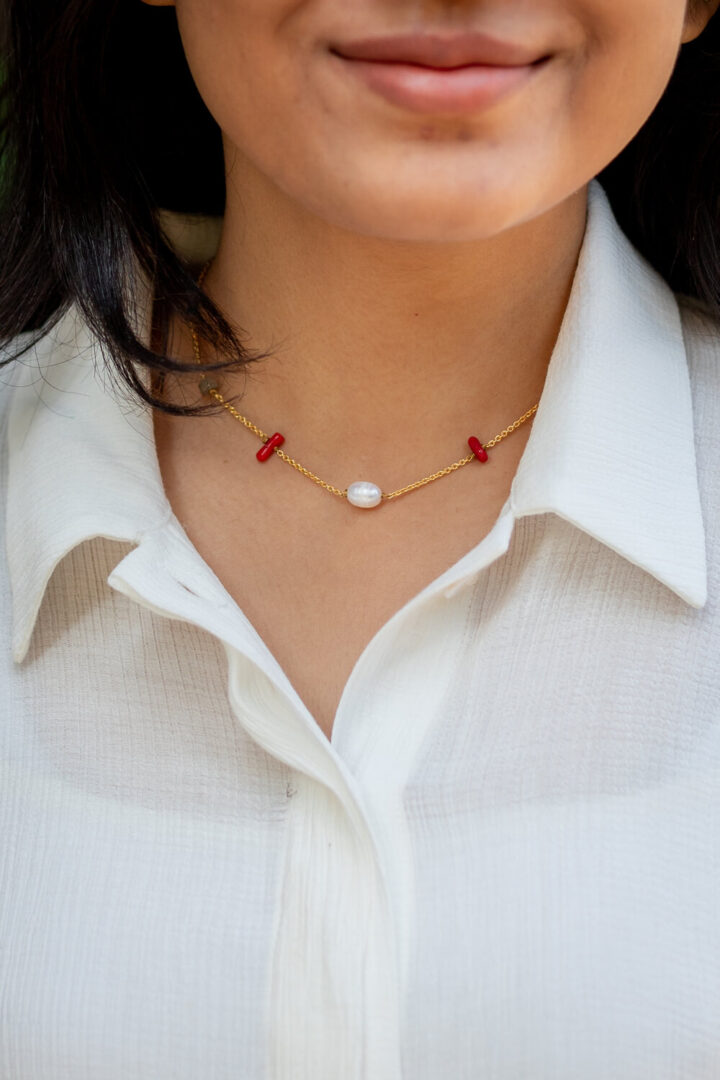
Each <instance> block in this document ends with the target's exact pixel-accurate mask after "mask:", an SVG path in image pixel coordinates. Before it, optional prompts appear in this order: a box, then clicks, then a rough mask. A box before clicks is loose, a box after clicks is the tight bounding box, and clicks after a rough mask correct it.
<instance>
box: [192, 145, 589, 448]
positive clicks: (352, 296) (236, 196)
mask: <svg viewBox="0 0 720 1080" xmlns="http://www.w3.org/2000/svg"><path fill="white" fill-rule="evenodd" d="M237 164H238V163H237V162H236V166H237ZM238 172H239V173H240V175H239V176H238ZM586 199H587V192H586V189H582V190H581V191H579V192H577V193H576V194H575V195H573V196H572V197H571V198H570V199H568V200H566V201H565V202H563V203H561V204H560V205H558V206H557V207H554V208H553V209H552V210H550V211H549V212H547V213H545V214H543V215H541V216H540V217H539V218H535V219H533V220H531V221H529V222H527V223H524V224H522V225H520V226H516V227H514V228H512V229H508V230H505V231H504V232H502V233H500V234H499V235H497V236H493V237H491V238H489V239H483V240H480V241H471V242H465V243H462V244H421V243H417V242H412V243H410V242H396V241H388V240H385V239H381V238H376V237H371V236H360V235H358V234H355V233H351V232H346V231H344V230H342V229H340V228H338V227H335V226H333V225H330V224H328V223H327V222H325V221H323V220H321V219H319V218H318V217H316V216H314V215H312V214H310V213H308V212H305V211H304V210H303V209H302V208H301V207H299V206H298V205H297V204H294V203H292V202H291V201H290V200H288V199H287V198H286V197H285V196H284V195H283V194H282V193H281V192H279V191H278V190H277V189H275V188H271V187H269V185H268V184H267V182H266V181H264V179H263V178H262V177H261V176H260V175H259V174H257V173H256V172H255V171H254V170H253V169H252V168H251V167H249V166H246V167H244V168H241V167H236V169H235V172H234V174H233V178H232V184H230V183H229V184H228V202H227V208H226V214H225V219H224V223H223V231H222V236H221V241H220V246H219V249H218V253H217V256H216V258H215V260H214V262H213V264H212V266H211V268H210V270H209V272H208V274H207V277H206V279H205V287H206V288H207V291H208V292H209V294H210V295H211V296H212V297H213V299H214V300H216V302H218V303H219V304H220V306H221V307H222V308H223V309H224V310H225V311H226V313H227V314H228V315H229V316H230V318H231V319H232V320H233V322H234V323H235V324H236V325H237V326H238V327H239V328H241V330H242V332H243V335H244V340H245V342H246V344H247V345H248V346H249V348H250V349H251V350H257V351H261V352H264V353H269V354H270V355H269V357H268V359H267V360H264V361H261V362H260V363H259V364H254V365H251V368H250V371H251V373H252V374H251V377H250V378H249V379H247V380H245V379H244V378H243V377H242V376H233V377H231V379H230V381H229V382H226V385H227V386H228V388H229V391H230V393H232V392H236V393H240V394H241V395H242V396H241V398H240V401H239V403H238V407H239V408H240V410H241V411H242V412H243V413H245V415H247V416H249V417H250V418H251V419H252V420H253V421H254V422H255V423H257V424H258V426H260V427H262V428H264V429H265V430H269V431H275V430H280V431H282V432H283V433H284V434H285V435H286V437H287V436H289V435H290V434H292V437H293V447H294V450H295V452H296V453H297V456H298V457H300V459H301V460H302V457H301V454H302V452H303V451H304V452H305V453H306V456H311V457H312V458H313V460H314V461H315V463H316V464H317V465H318V466H322V465H323V464H324V462H325V461H327V462H336V463H337V462H338V461H341V462H350V461H352V462H354V463H356V464H357V466H361V465H362V464H367V465H376V464H377V462H378V459H379V458H382V457H384V456H387V451H386V450H385V451H384V450H383V448H384V447H386V446H387V443H388V440H389V439H390V440H392V442H393V452H392V453H393V458H394V459H395V460H398V456H399V458H400V460H405V461H407V462H408V463H410V462H416V463H417V464H420V466H421V467H422V464H423V462H424V463H425V464H427V465H428V467H437V462H438V461H442V460H444V458H446V457H448V452H449V453H450V455H451V456H452V453H453V448H454V447H455V446H457V445H458V438H459V439H460V444H459V446H460V449H461V450H462V448H463V447H464V451H463V452H467V447H466V445H465V440H466V439H467V437H468V436H469V435H472V434H475V435H478V436H479V437H480V439H481V441H487V439H489V438H491V437H492V436H493V435H495V434H496V433H497V432H498V431H500V430H501V429H502V428H504V427H506V426H507V425H508V424H510V423H512V422H513V421H514V420H515V419H517V418H518V417H519V416H520V415H522V414H523V413H524V412H526V411H527V410H528V409H529V408H530V407H531V406H532V405H534V404H536V402H537V401H538V400H539V397H540V394H541V391H542V387H543V384H544V380H545V375H546V372H547V366H548V363H549V360H550V356H551V354H552V349H553V346H554V343H555V340H556V337H557V334H558V331H559V328H560V323H561V321H562V317H563V313H564V311H565V307H566V304H567V300H568V296H569V292H570V287H571V285H572V279H573V275H574V271H575V266H576V263H577V257H578V253H579V249H580V245H581V242H582V237H583V233H584V226H585V213H586ZM233 379H236V380H237V382H235V384H234V385H233ZM226 396H228V395H227V393H226ZM396 444H397V445H396ZM308 450H309V451H310V454H309V455H308Z"/></svg>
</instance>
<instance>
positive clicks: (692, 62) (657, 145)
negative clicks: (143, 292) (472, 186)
mask: <svg viewBox="0 0 720 1080" xmlns="http://www.w3.org/2000/svg"><path fill="white" fill-rule="evenodd" d="M1 2H2V3H3V11H2V16H1V17H2V25H1V27H0V33H1V35H2V36H1V38H0V44H1V46H2V56H1V58H0V64H1V65H2V66H1V68H0V70H1V72H2V80H3V81H2V93H1V97H0V341H2V342H4V347H5V350H6V357H8V356H11V355H14V354H13V349H12V348H11V347H10V345H11V343H12V342H13V340H14V339H15V338H16V337H17V336H18V335H20V334H23V335H25V336H24V337H23V338H22V339H20V340H21V343H22V346H23V349H24V348H27V347H28V344H29V343H30V344H31V343H32V341H34V340H35V338H36V337H39V336H40V335H41V334H43V333H45V332H47V331H48V330H49V329H50V328H51V327H52V326H53V325H54V323H55V322H56V321H57V320H58V319H59V318H60V317H61V316H62V315H63V314H64V313H65V311H66V310H67V309H68V307H69V306H70V305H71V304H73V303H77V305H78V306H79V308H80V311H81V312H82V315H83V316H84V318H85V320H86V321H87V323H88V324H89V326H90V328H91V329H92V331H93V332H94V334H95V335H96V336H97V338H98V339H99V341H100V342H101V343H102V346H103V349H104V351H105V353H106V355H107V357H108V358H109V360H110V362H111V367H112V369H113V371H114V372H115V374H116V375H119V376H121V377H122V378H123V379H124V381H125V383H126V384H129V386H130V387H131V388H132V389H133V390H134V391H135V393H136V394H138V395H139V396H140V397H141V398H142V399H144V400H145V401H147V402H149V403H150V404H153V405H155V406H157V407H160V408H170V411H193V410H184V409H181V408H178V409H175V408H171V407H169V406H167V405H166V404H165V403H164V402H163V401H162V400H159V399H158V398H157V397H156V396H155V395H154V394H153V392H152V391H151V390H149V389H148V388H147V386H148V384H149V380H147V379H143V378H142V375H141V372H142V371H143V370H144V371H147V370H148V369H150V370H151V371H155V372H167V371H173V370H179V369H183V367H184V365H182V364H181V363H180V362H178V361H175V360H173V359H171V358H170V357H168V356H167V355H166V352H167V344H168V342H167V331H166V333H165V337H164V339H163V341H162V343H161V345H160V347H159V348H157V351H153V349H150V348H148V347H146V345H144V344H143V342H142V341H140V340H139V338H138V336H137V334H136V333H135V330H134V312H133V303H134V296H133V281H132V278H131V275H132V271H133V268H134V265H135V264H136V262H137V265H139V267H140V268H141V269H142V270H143V271H144V272H145V273H146V274H147V275H148V277H149V279H150V281H151V282H152V283H153V286H154V291H155V297H156V304H157V306H158V309H159V310H160V313H161V322H162V323H163V325H165V327H167V325H169V320H170V317H171V316H173V315H174V316H175V317H177V318H179V319H180V320H182V321H184V322H186V323H187V324H189V325H190V326H193V327H194V328H195V329H196V330H197V332H198V333H199V334H200V335H201V337H203V338H204V339H205V340H207V341H208V342H210V343H211V344H212V345H213V346H214V347H215V349H216V350H217V352H218V354H219V355H224V356H225V357H226V360H225V361H223V363H226V364H229V365H233V366H245V365H247V364H248V363H251V362H252V361H253V357H252V356H250V355H249V354H248V353H246V351H245V350H244V348H243V346H242V344H241V343H240V340H239V335H238V334H237V333H235V332H234V330H233V327H232V326H231V325H230V324H229V322H228V321H227V320H226V318H225V317H224V316H223V314H222V312H221V311H220V310H219V309H218V308H217V307H216V306H215V305H214V304H213V303H212V301H211V300H210V299H209V298H208V297H207V296H205V294H204V293H203V292H202V290H201V289H200V288H199V287H198V286H197V284H196V271H197V268H196V267H195V268H193V267H191V266H189V265H187V263H186V262H185V261H183V259H182V258H181V257H180V256H179V255H178V254H176V252H175V251H174V249H173V247H172V244H171V242H170V240H169V238H168V237H167V235H166V234H165V232H164V230H163V227H162V215H161V214H159V210H160V209H166V210H175V211H181V212H184V213H194V214H209V215H221V214H222V212H223V207H224V201H225V190H224V167H223V152H222V142H221V138H220V132H219V129H218V127H217V124H216V123H215V121H214V120H213V118H212V117H211V116H210V114H209V112H208V111H207V109H206V107H205V105H204V103H203V102H202V100H201V98H200V96H199V94H198V92H197V90H196V88H195V85H194V83H193V80H192V77H191V75H190V72H189V70H188V67H187V63H186V61H185V56H184V52H183V49H182V44H181V41H180V36H179V33H178V28H177V21H176V18H175V10H174V8H172V7H150V6H147V5H145V4H143V3H141V0H1ZM695 2H697V0H695ZM600 181H601V182H602V183H603V185H604V186H605V189H606V191H607V192H608V195H609V197H610V200H611V202H612V205H613V209H614V211H615V214H616V216H617V218H618V221H619V222H620V224H621V226H622V227H623V229H624V230H625V232H626V233H627V235H628V236H629V237H630V239H631V240H632V241H633V242H634V243H635V245H636V246H637V247H638V248H639V250H640V251H642V252H643V254H644V255H645V256H646V257H647V258H648V259H649V261H650V262H651V263H652V264H653V265H654V266H655V267H656V269H657V270H658V271H659V272H660V273H661V274H662V275H663V276H664V277H665V279H666V280H667V281H668V282H669V284H670V285H671V286H672V287H673V288H674V289H675V290H676V291H678V292H682V293H685V294H688V295H691V296H695V297H697V298H699V299H700V300H702V301H703V302H704V303H705V304H706V305H709V306H710V308H711V309H713V310H714V311H715V312H717V313H718V314H720V248H719V247H718V236H719V235H720V19H718V18H714V19H713V20H711V22H710V24H709V26H708V28H707V29H706V30H705V32H704V33H703V34H702V35H701V37H700V38H699V39H698V40H697V41H695V42H692V43H689V44H687V45H685V46H683V48H682V49H681V51H680V55H679V57H678V61H677V65H676V68H675V71H674V74H673V77H672V79H671V81H670V84H669V86H668V88H667V90H666V92H665V94H664V96H663V98H662V100H661V101H660V103H659V105H658V106H657V108H656V109H655V111H654V112H653V114H652V116H651V117H650V119H649V120H648V122H647V123H646V124H645V126H644V127H643V128H642V130H641V131H640V132H639V133H638V135H637V136H636V137H635V138H634V139H633V140H632V142H631V143H630V144H629V145H628V146H627V147H626V148H625V149H624V150H623V151H622V153H621V154H620V155H619V156H618V157H617V158H616V159H615V161H613V162H612V163H611V164H610V165H609V166H608V168H607V169H606V170H605V171H604V172H603V173H602V174H601V176H600ZM33 332H35V333H33ZM15 352H16V353H17V352H19V350H15ZM6 362H7V361H6Z"/></svg>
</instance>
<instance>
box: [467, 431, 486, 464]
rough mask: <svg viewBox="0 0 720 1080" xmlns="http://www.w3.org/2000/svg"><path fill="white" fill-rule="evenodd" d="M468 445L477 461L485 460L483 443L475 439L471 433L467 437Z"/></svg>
mask: <svg viewBox="0 0 720 1080" xmlns="http://www.w3.org/2000/svg"><path fill="white" fill-rule="evenodd" d="M468 446H469V447H470V449H471V450H472V452H473V454H474V455H475V457H476V458H477V459H478V461H487V459H488V455H487V450H484V449H483V445H482V443H481V442H480V440H479V439H476V438H475V436H474V435H471V436H470V438H469V439H468Z"/></svg>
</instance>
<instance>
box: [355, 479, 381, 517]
mask: <svg viewBox="0 0 720 1080" xmlns="http://www.w3.org/2000/svg"><path fill="white" fill-rule="evenodd" d="M347 497H348V502H349V503H352V504H353V506H360V507H362V508H363V510H370V509H372V507H373V506H377V505H378V504H379V503H381V502H382V491H381V490H380V488H379V487H378V486H377V484H370V483H368V481H367V480H356V481H355V483H354V484H351V485H350V487H349V488H348V489H347Z"/></svg>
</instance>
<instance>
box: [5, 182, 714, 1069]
mask: <svg viewBox="0 0 720 1080" xmlns="http://www.w3.org/2000/svg"><path fill="white" fill-rule="evenodd" d="M139 317H140V318H141V319H144V320H145V324H144V326H145V331H146V332H147V330H148V326H149V322H148V311H147V310H146V309H143V313H141V315H140V316H139ZM2 379H3V382H4V387H3V391H2V427H3V445H4V446H5V453H4V455H3V459H4V460H3V471H4V476H3V481H2V489H1V498H2V501H3V507H4V512H3V514H2V518H3V520H4V523H5V543H4V549H3V550H4V552H5V555H4V556H3V557H2V559H0V604H1V605H2V612H3V619H2V629H1V631H0V713H1V722H0V838H1V840H0V1077H2V1078H3V1080H60V1078H68V1080H130V1078H132V1080H201V1078H202V1080H446V1078H452V1080H480V1078H482V1080H717V1078H718V1077H720V617H719V615H718V598H719V597H720V580H719V571H720V531H719V528H718V524H719V522H718V517H719V510H720V469H719V468H718V460H719V454H720V328H719V327H718V324H717V323H716V322H715V321H714V320H713V318H712V317H711V316H710V315H709V314H708V313H706V312H705V311H704V310H703V309H702V308H701V307H700V306H699V305H697V304H694V303H691V302H689V301H687V300H686V299H685V298H682V297H677V296H675V295H674V294H673V293H672V292H671V291H670V289H669V288H668V287H667V285H666V284H665V283H664V282H663V281H662V280H661V279H660V278H659V277H658V275H657V274H656V273H655V272H654V271H653V270H652V269H651V268H650V267H649V265H648V264H647V263H646V262H645V261H644V259H643V258H642V257H641V256H640V255H639V254H638V253H637V252H636V251H635V250H634V248H633V247H632V246H631V245H630V243H629V242H628V240H627V239H626V238H625V236H624V235H623V234H622V232H621V231H620V229H619V227H618V225H617V223H616V222H615V220H614V218H613V215H612V212H611V210H610V207H609V204H608V202H607V199H606V197H605V195H604V193H603V191H602V189H601V188H600V187H599V186H598V185H597V184H596V183H593V185H592V186H591V190H590V201H589V214H588V223H587V231H586V235H585V240H584V244H583V248H582V252H581V256H580V262H579V265H578V269H577V272H576V276H575V280H574V284H573V289H572V294H571V297H570V302H569V305H568V309H567V312H566V315H565V319H564V322H563V326H562V329H561V332H560V336H559V338H558V341H557V344H556V347H555V350H554V352H553V356H552V359H551V362H550V367H549V371H548V376H547V380H546V384H545V387H544V390H543V394H542V398H541V401H540V406H539V409H538V412H537V415H536V416H535V419H534V421H533V426H532V430H531V433H530V437H529V439H528V442H527V445H526V448H525V450H524V453H523V456H522V459H521V461H520V464H519V467H518V470H517V473H516V475H515V478H514V481H513V484H512V490H511V492H510V496H509V498H508V500H507V502H506V504H505V505H504V507H503V508H502V511H501V512H500V514H499V516H498V518H497V520H496V522H495V524H494V526H493V527H492V529H491V530H490V532H489V533H488V534H487V535H486V536H484V537H481V536H479V537H478V539H477V544H476V546H474V547H473V548H472V549H471V550H470V551H468V552H467V554H466V555H465V556H464V557H463V558H461V559H460V560H458V561H457V562H456V563H455V564H453V565H449V566H448V568H447V570H446V571H445V572H444V573H442V574H441V575H440V576H439V577H437V578H436V579H435V580H433V581H432V582H430V583H429V584H428V585H427V586H426V587H425V588H424V589H423V590H422V591H421V592H419V593H418V594H417V595H416V596H414V597H413V598H412V599H411V600H410V601H409V602H408V603H407V604H405V605H404V607H402V608H401V609H400V610H399V611H397V612H396V613H395V614H394V615H393V617H392V618H391V619H389V620H388V622H387V623H386V624H385V625H384V626H382V628H381V629H380V630H379V631H378V632H377V633H376V634H375V636H374V637H373V638H372V640H371V641H370V642H369V643H368V644H367V646H366V648H365V649H364V651H363V653H362V655H361V656H360V657H359V658H358V660H357V663H356V664H355V667H354V669H353V671H352V673H351V675H350V677H349V679H348V682H347V684H346V686H345V688H344V691H343V694H342V698H341V700H340V703H339V707H338V711H337V715H336V718H335V723H334V727H333V732H332V737H331V739H330V740H328V739H327V738H326V737H325V735H324V734H323V733H322V731H321V730H320V728H319V727H318V725H317V724H316V723H315V721H314V719H313V717H312V716H311V715H310V713H309V712H308V710H307V708H306V707H305V705H304V704H303V702H302V700H301V699H300V697H299V695H298V694H297V692H296V691H295V689H294V687H293V686H292V684H291V683H290V681H289V680H288V678H287V676H286V674H285V673H284V671H283V670H282V668H281V666H280V665H279V663H278V662H277V660H276V659H275V657H274V656H273V655H272V653H271V652H270V651H269V649H268V648H267V646H266V645H265V643H264V642H263V640H262V639H261V638H260V636H259V635H258V633H257V632H256V630H255V628H254V627H253V626H252V624H251V623H250V622H249V620H248V619H247V617H246V616H245V615H244V613H243V612H242V610H240V608H239V607H238V605H237V604H236V603H235V602H234V601H233V600H232V599H231V597H230V596H229V595H228V594H227V593H226V591H225V589H224V588H223V586H222V585H221V583H220V582H219V581H218V579H217V578H216V577H215V575H214V574H213V572H212V570H211V569H210V568H209V567H208V566H207V565H206V563H205V562H204V561H203V560H202V559H201V558H200V556H199V554H198V553H197V551H196V550H195V549H194V548H193V546H192V545H191V543H190V542H189V540H188V538H187V537H186V535H185V533H184V532H183V530H182V528H181V526H180V524H179V523H178V521H177V520H176V518H175V516H174V514H173V512H172V509H171V507H170V506H169V504H168V501H167V498H166V496H165V493H164V491H163V487H162V481H161V477H160V473H159V469H158V464H157V457H156V453H155V448H154V443H153V433H152V422H151V417H150V415H149V413H148V412H147V411H146V410H144V409H143V408H142V407H140V406H136V405H133V404H131V403H129V402H128V401H127V399H125V398H122V397H121V396H120V395H119V394H118V393H117V392H116V391H115V390H114V389H113V385H112V384H111V382H110V380H109V379H108V378H107V375H106V374H105V372H104V366H103V359H102V355H101V352H100V350H99V346H98V344H97V342H96V341H95V339H94V338H93V335H92V333H91V332H90V330H89V329H88V327H87V326H86V325H85V324H84V322H83V320H82V318H81V316H80V314H79V312H78V310H77V309H76V308H71V309H70V310H69V311H68V313H67V314H66V315H65V316H64V317H63V318H62V320H61V321H60V323H59V324H58V325H57V326H56V327H55V328H54V329H53V330H52V331H50V332H48V333H47V334H46V335H45V336H44V337H43V338H42V340H41V341H40V342H39V344H38V345H37V346H36V347H35V348H34V349H32V350H30V351H29V352H28V353H27V354H26V356H25V357H23V359H22V360H21V361H18V362H17V363H16V364H14V365H13V366H12V367H11V368H6V369H5V370H4V372H3V374H2ZM338 632H341V630H339V631H338Z"/></svg>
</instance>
